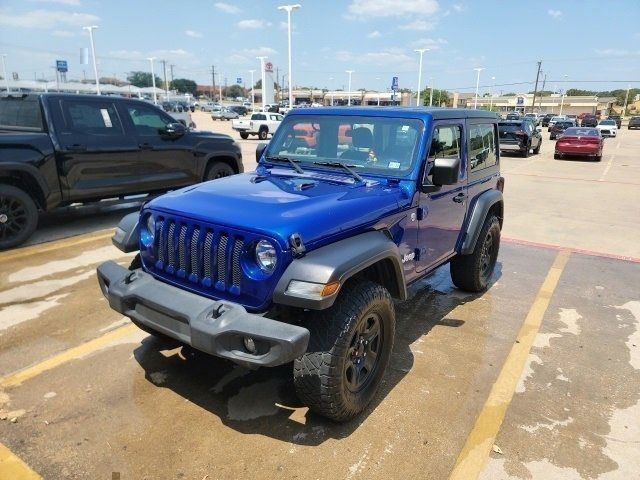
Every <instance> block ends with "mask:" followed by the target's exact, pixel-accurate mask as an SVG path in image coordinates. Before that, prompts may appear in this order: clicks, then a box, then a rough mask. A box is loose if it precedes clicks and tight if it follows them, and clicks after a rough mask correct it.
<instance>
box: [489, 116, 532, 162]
mask: <svg viewBox="0 0 640 480" xmlns="http://www.w3.org/2000/svg"><path fill="white" fill-rule="evenodd" d="M498 132H499V141H500V150H501V151H505V152H519V153H520V155H522V156H523V157H525V158H526V157H528V156H529V152H530V151H531V149H533V153H535V154H538V153H540V147H541V146H542V135H540V132H539V131H538V129H537V128H536V126H535V125H534V124H533V122H532V121H530V120H502V121H500V122H499V123H498Z"/></svg>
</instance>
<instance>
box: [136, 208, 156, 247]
mask: <svg viewBox="0 0 640 480" xmlns="http://www.w3.org/2000/svg"><path fill="white" fill-rule="evenodd" d="M155 234H156V219H155V218H153V215H151V214H149V215H148V216H147V218H146V220H145V221H144V225H143V228H142V229H141V232H140V240H141V241H142V244H143V245H144V246H145V247H151V246H152V245H153V240H154V238H155Z"/></svg>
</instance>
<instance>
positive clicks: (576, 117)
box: [567, 115, 578, 127]
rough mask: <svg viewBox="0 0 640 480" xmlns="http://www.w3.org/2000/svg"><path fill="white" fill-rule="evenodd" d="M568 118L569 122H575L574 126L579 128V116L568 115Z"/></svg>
mask: <svg viewBox="0 0 640 480" xmlns="http://www.w3.org/2000/svg"><path fill="white" fill-rule="evenodd" d="M567 118H568V119H569V120H573V123H574V125H575V126H576V127H577V126H578V116H577V115H567Z"/></svg>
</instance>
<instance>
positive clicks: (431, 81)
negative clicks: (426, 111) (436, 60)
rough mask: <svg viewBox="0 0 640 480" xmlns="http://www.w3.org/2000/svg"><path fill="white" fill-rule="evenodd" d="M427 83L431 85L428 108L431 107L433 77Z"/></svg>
mask: <svg viewBox="0 0 640 480" xmlns="http://www.w3.org/2000/svg"><path fill="white" fill-rule="evenodd" d="M429 83H430V84H431V88H430V89H429V106H430V107H433V77H431V78H430V79H429Z"/></svg>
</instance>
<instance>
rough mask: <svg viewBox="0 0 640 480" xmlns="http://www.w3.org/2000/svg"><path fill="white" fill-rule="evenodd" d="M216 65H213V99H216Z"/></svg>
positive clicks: (211, 93)
mask: <svg viewBox="0 0 640 480" xmlns="http://www.w3.org/2000/svg"><path fill="white" fill-rule="evenodd" d="M215 92H216V67H215V65H211V92H209V93H210V95H211V100H212V101H214V102H215V101H216V93H215Z"/></svg>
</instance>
